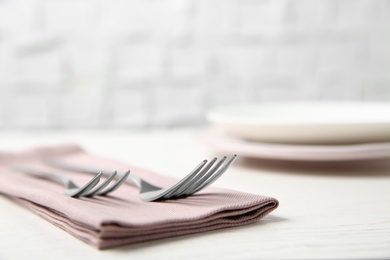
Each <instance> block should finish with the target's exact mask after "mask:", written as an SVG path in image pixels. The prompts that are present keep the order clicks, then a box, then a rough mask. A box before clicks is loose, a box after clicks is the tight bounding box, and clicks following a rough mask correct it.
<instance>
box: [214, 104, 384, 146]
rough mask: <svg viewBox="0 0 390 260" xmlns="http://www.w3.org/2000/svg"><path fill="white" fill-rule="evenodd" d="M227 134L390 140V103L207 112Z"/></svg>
mask: <svg viewBox="0 0 390 260" xmlns="http://www.w3.org/2000/svg"><path fill="white" fill-rule="evenodd" d="M207 118H208V120H209V121H210V122H212V123H213V124H214V125H216V126H217V127H218V128H220V129H222V130H223V131H224V132H225V133H227V134H230V135H232V136H235V137H240V138H244V139H247V140H253V141H260V142H269V143H290V144H291V143H295V144H340V143H344V144H345V143H362V142H385V141H390V102H387V103H385V102H288V103H286V102H284V103H262V104H251V105H236V106H229V107H222V108H218V109H215V110H213V111H211V112H209V113H208V115H207Z"/></svg>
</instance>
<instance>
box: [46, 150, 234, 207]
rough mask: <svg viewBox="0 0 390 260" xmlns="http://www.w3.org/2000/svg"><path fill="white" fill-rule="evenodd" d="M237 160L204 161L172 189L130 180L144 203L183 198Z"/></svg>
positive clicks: (92, 171)
mask: <svg viewBox="0 0 390 260" xmlns="http://www.w3.org/2000/svg"><path fill="white" fill-rule="evenodd" d="M236 158H237V155H234V156H233V157H232V158H231V159H230V160H229V161H228V162H227V163H225V165H223V163H224V161H225V160H226V159H227V157H226V156H224V157H223V158H222V159H221V160H220V161H219V162H218V163H216V161H217V158H214V159H213V160H211V161H210V162H209V163H207V160H204V161H202V162H201V163H200V164H199V165H198V166H197V167H195V169H194V170H192V171H191V172H190V173H189V174H188V175H187V176H186V177H184V178H183V179H181V180H180V181H179V182H177V183H176V184H175V185H173V186H172V187H170V188H162V187H159V186H156V185H153V184H151V183H149V182H147V181H146V180H144V179H142V178H141V177H139V176H136V175H134V174H133V173H132V174H130V175H129V178H130V179H131V180H132V181H133V182H134V183H135V184H136V185H137V186H138V188H139V197H140V199H141V200H143V201H157V200H168V199H177V198H183V197H187V196H190V195H193V194H195V193H196V192H198V191H200V190H202V189H204V188H205V187H207V186H209V185H210V184H212V183H213V182H214V181H216V180H217V179H218V178H219V177H221V176H222V174H223V173H224V172H226V170H227V169H228V168H229V167H230V165H231V164H232V163H233V162H234V161H235V159H236ZM45 162H46V163H47V164H49V165H50V166H53V167H56V168H60V169H64V170H68V171H77V172H83V173H89V174H96V173H97V172H99V170H97V169H92V168H89V167H88V168H86V167H82V166H77V165H70V164H67V163H64V162H60V161H55V160H46V161H45Z"/></svg>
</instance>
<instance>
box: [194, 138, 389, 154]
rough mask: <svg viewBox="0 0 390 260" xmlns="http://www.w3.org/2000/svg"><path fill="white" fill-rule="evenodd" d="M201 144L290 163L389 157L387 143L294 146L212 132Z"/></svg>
mask: <svg viewBox="0 0 390 260" xmlns="http://www.w3.org/2000/svg"><path fill="white" fill-rule="evenodd" d="M201 140H202V142H203V143H204V144H206V145H208V146H209V147H211V148H212V149H213V150H215V151H218V152H221V153H223V154H237V155H238V156H240V157H251V158H259V159H274V160H290V161H354V160H372V159H383V158H390V142H387V143H367V144H343V145H295V144H269V143H259V142H251V141H246V140H242V139H238V138H234V137H231V136H224V135H221V134H216V133H215V132H213V131H210V132H208V133H205V134H203V135H202V136H201Z"/></svg>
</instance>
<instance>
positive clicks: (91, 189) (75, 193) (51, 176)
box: [13, 165, 130, 198]
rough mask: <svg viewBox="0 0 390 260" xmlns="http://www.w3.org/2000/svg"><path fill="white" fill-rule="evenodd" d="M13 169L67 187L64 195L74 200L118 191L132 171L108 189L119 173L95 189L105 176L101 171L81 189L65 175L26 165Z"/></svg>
mask: <svg viewBox="0 0 390 260" xmlns="http://www.w3.org/2000/svg"><path fill="white" fill-rule="evenodd" d="M13 168H14V169H15V170H18V171H20V172H23V173H25V174H28V175H31V176H33V177H36V178H42V179H46V180H50V181H53V182H56V183H59V184H62V185H64V186H65V191H64V194H65V195H67V196H70V197H73V198H79V197H92V196H95V195H106V194H108V193H110V192H113V191H114V190H116V189H117V188H118V187H119V186H120V185H121V184H122V183H123V182H124V181H125V180H126V178H127V177H128V176H129V174H130V171H127V172H126V173H125V174H123V175H122V176H121V177H120V178H119V179H118V180H117V181H116V182H115V183H114V184H113V185H111V186H110V187H108V188H106V187H107V185H108V184H110V183H111V182H112V180H113V179H114V177H115V176H116V175H117V172H116V171H115V172H113V173H112V174H110V175H109V176H108V178H107V179H106V180H105V181H104V182H102V183H101V184H100V185H99V186H97V187H95V186H96V185H97V184H98V183H99V182H100V178H101V177H102V176H103V172H102V171H100V172H98V173H96V174H95V176H94V177H93V178H92V179H91V180H90V181H89V182H88V183H87V184H85V185H84V186H82V187H79V186H77V185H76V184H75V183H74V182H73V181H72V180H71V179H70V178H69V177H67V176H65V175H61V174H55V173H49V172H44V171H41V170H36V169H32V168H30V167H29V166H26V165H14V167H13ZM104 188H106V189H104Z"/></svg>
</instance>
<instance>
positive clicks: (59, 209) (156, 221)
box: [0, 145, 278, 249]
mask: <svg viewBox="0 0 390 260" xmlns="http://www.w3.org/2000/svg"><path fill="white" fill-rule="evenodd" d="M51 157H56V160H61V161H63V162H67V163H72V164H77V165H80V166H89V167H94V168H96V167H97V166H98V167H102V168H110V169H116V170H118V171H119V172H124V171H125V170H127V169H130V170H131V171H132V172H133V173H135V174H137V175H139V176H141V177H143V178H146V179H147V180H150V181H151V182H153V183H156V184H158V185H161V186H166V187H168V186H170V185H172V184H173V183H175V182H176V181H177V180H175V179H173V178H170V177H166V176H161V175H159V174H156V173H154V172H151V171H148V170H145V169H141V168H138V167H134V166H131V165H127V164H124V163H122V162H118V161H115V160H112V159H107V158H102V157H97V156H95V155H92V154H89V153H87V152H85V151H84V150H83V149H82V148H80V147H78V146H66V145H65V146H57V147H46V148H45V147H44V148H38V149H34V150H30V151H26V152H22V153H4V152H3V153H0V193H2V194H4V195H5V196H7V197H9V198H10V199H12V200H13V201H15V202H17V203H18V204H20V205H22V206H24V207H26V208H28V209H30V210H31V211H33V212H35V213H36V214H38V215H39V216H41V217H42V218H44V219H46V220H47V221H49V222H51V223H52V224H54V225H56V226H58V227H60V228H62V229H63V230H65V231H67V232H68V233H70V234H71V235H73V236H75V237H77V238H79V239H80V240H82V241H84V242H86V243H88V244H90V245H92V246H94V247H97V248H99V249H106V248H113V247H118V246H122V245H129V244H133V243H138V242H143V241H150V240H155V239H160V238H167V237H174V236H179V235H186V234H195V233H200V232H205V231H210V230H216V229H222V228H228V227H235V226H241V225H246V224H250V223H253V222H256V221H258V220H260V219H261V218H262V217H264V216H265V215H267V214H268V213H270V212H271V211H273V210H274V209H275V208H277V206H278V201H277V200H276V199H274V198H270V197H265V196H260V195H254V194H248V193H244V192H238V191H233V190H227V189H220V188H207V189H205V190H203V191H201V192H199V193H198V194H196V195H194V196H191V197H187V198H184V199H179V200H169V201H164V202H143V201H141V200H140V199H139V198H138V196H137V195H138V189H137V188H136V187H135V186H134V185H132V184H131V183H130V182H129V183H127V184H126V185H123V186H121V188H120V189H118V190H116V191H115V192H113V193H112V194H111V195H110V196H105V197H94V198H81V199H74V198H71V197H68V196H65V195H63V194H62V191H63V187H62V186H60V185H58V184H55V183H51V182H48V181H45V180H41V179H36V178H33V177H30V176H27V175H24V174H23V173H20V172H17V171H15V170H13V169H12V167H11V165H12V164H14V163H24V164H29V165H31V166H32V167H34V168H42V169H45V170H50V171H53V172H61V173H62V174H67V175H69V176H70V177H71V178H73V179H74V180H75V181H76V182H77V183H84V182H85V181H86V180H88V179H90V175H86V174H82V173H77V172H69V171H64V170H58V169H53V168H51V167H50V166H48V165H45V164H44V163H43V162H42V161H43V159H45V158H51Z"/></svg>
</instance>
